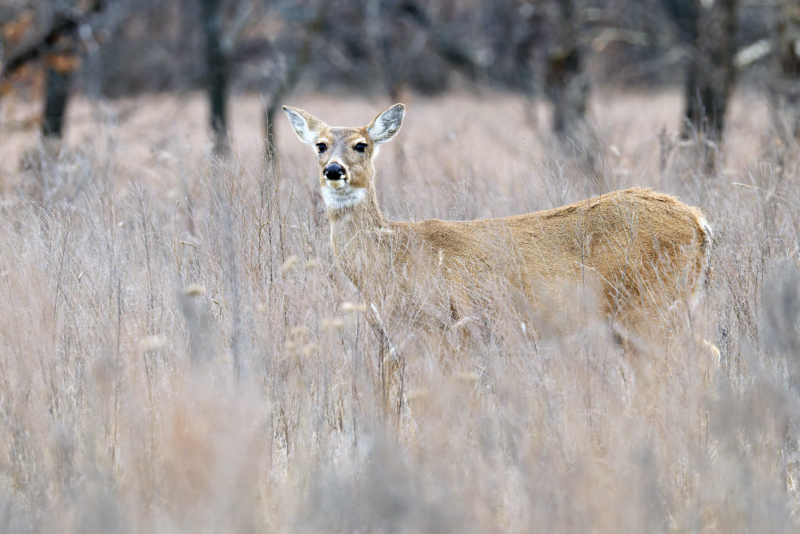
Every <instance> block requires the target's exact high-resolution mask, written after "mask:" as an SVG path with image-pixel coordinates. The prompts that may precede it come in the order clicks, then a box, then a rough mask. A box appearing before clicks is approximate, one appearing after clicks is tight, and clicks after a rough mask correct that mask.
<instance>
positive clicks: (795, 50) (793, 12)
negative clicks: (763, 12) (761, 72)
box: [770, 0, 800, 146]
mask: <svg viewBox="0 0 800 534" xmlns="http://www.w3.org/2000/svg"><path fill="white" fill-rule="evenodd" d="M774 40H775V42H774V45H773V48H774V50H775V51H776V54H775V61H774V63H773V65H774V72H773V78H772V83H771V87H770V89H771V90H770V97H771V101H772V107H773V112H774V117H775V121H774V122H775V125H776V126H777V130H778V134H779V135H780V136H781V138H782V141H783V143H784V145H785V146H790V145H793V144H795V143H797V142H798V140H800V139H798V138H799V137H800V0H783V2H782V3H781V13H780V17H779V18H778V31H777V33H776V34H775V37H774Z"/></svg>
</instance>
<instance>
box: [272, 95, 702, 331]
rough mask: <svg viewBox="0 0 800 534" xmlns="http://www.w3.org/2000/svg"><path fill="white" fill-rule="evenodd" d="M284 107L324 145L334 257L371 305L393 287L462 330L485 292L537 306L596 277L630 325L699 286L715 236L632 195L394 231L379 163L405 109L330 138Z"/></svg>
mask: <svg viewBox="0 0 800 534" xmlns="http://www.w3.org/2000/svg"><path fill="white" fill-rule="evenodd" d="M285 109H286V110H287V114H289V117H290V119H291V120H292V125H293V126H294V128H295V131H296V132H297V134H298V136H299V137H300V138H301V139H302V140H303V141H305V142H308V143H309V144H314V145H316V146H317V150H318V152H319V155H320V166H321V169H322V175H321V186H322V188H323V190H322V195H323V198H324V199H325V201H326V204H327V205H328V209H329V218H330V223H331V244H332V245H333V250H334V252H335V255H336V257H337V259H338V261H339V263H340V265H341V267H342V269H343V270H344V272H345V274H346V275H347V277H348V278H349V279H350V280H351V281H352V282H353V284H355V285H356V287H358V288H359V289H360V290H361V291H362V292H365V293H367V297H368V298H369V297H370V293H372V292H373V291H382V292H386V290H387V288H392V289H394V290H395V292H396V293H397V295H394V297H395V298H400V299H402V300H405V301H408V302H409V303H411V304H412V305H414V306H423V305H430V304H433V305H434V306H436V307H438V308H440V309H445V310H447V314H448V315H449V316H450V317H449V319H450V320H458V319H459V318H461V317H462V316H463V315H465V314H467V313H468V310H469V308H470V307H471V306H474V305H475V304H479V303H480V301H481V300H482V299H483V297H485V295H483V294H482V291H481V289H482V288H484V287H486V288H496V287H498V285H497V284H507V285H509V286H511V287H512V288H514V289H515V290H517V291H519V292H521V293H522V294H524V295H525V297H526V298H527V299H529V300H530V301H533V302H535V301H536V300H537V299H538V298H539V297H540V296H541V294H542V292H543V291H546V290H547V288H548V287H553V286H557V285H561V284H564V283H566V284H575V283H579V282H581V281H586V280H587V279H591V280H594V282H595V284H596V285H599V286H600V287H601V288H602V294H603V297H604V298H603V300H602V308H603V311H604V312H605V313H606V314H607V315H609V316H615V317H618V318H620V319H622V320H623V323H626V325H627V326H630V325H631V324H632V323H635V322H637V321H638V320H639V319H641V318H642V317H643V315H642V313H647V312H658V311H659V310H660V309H662V308H663V307H664V306H665V304H666V305H669V304H670V303H672V302H675V301H676V300H680V299H683V298H686V297H689V298H693V296H694V295H695V294H696V293H697V291H698V290H699V288H700V286H701V283H702V280H703V277H704V275H705V271H706V270H707V265H708V259H707V255H708V252H709V248H710V239H711V230H710V227H709V226H708V224H707V223H706V222H705V219H704V218H703V215H702V213H701V212H700V210H698V209H696V208H693V207H690V206H687V205H685V204H683V203H682V202H680V201H679V200H678V199H676V198H675V197H672V196H669V195H665V194H660V193H656V192H653V191H651V190H648V189H639V188H633V189H628V190H625V191H618V192H613V193H608V194H605V195H603V196H600V197H597V198H593V199H589V200H584V201H581V202H577V203H574V204H570V205H568V206H563V207H560V208H555V209H550V210H546V211H539V212H536V213H529V214H525V215H516V216H511V217H504V218H498V219H484V220H475V221H440V220H436V219H432V220H426V221H422V222H414V223H411V222H393V221H389V220H387V219H386V218H385V217H384V216H383V214H382V213H381V211H380V209H379V207H378V204H377V197H376V195H375V187H374V176H375V170H374V166H373V165H372V156H374V153H375V148H374V145H377V144H379V143H381V142H385V141H388V140H389V139H391V137H393V136H394V135H395V134H396V132H397V131H398V130H399V128H400V124H401V122H402V116H403V108H402V105H399V104H398V105H397V106H393V107H392V108H389V109H388V110H387V111H385V112H384V113H382V114H381V115H379V116H378V117H377V118H376V119H375V121H373V123H372V124H370V126H368V127H366V128H330V127H328V126H327V125H325V124H324V123H322V122H321V121H319V120H318V119H315V118H314V117H312V116H310V115H308V114H306V113H305V112H302V111H300V110H295V109H293V108H285ZM322 147H324V148H322ZM489 291H491V289H490V290H489ZM632 312H633V313H632Z"/></svg>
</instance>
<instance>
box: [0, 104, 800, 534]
mask: <svg viewBox="0 0 800 534" xmlns="http://www.w3.org/2000/svg"><path fill="white" fill-rule="evenodd" d="M289 103H290V104H293V105H298V106H300V107H304V108H306V109H308V110H309V111H310V112H312V113H315V114H317V115H318V116H320V117H322V118H323V119H325V120H326V121H328V122H329V123H332V124H336V123H342V124H352V123H356V122H364V123H366V122H367V121H368V120H370V119H371V117H372V116H373V115H374V114H375V113H376V112H377V111H378V110H379V109H382V106H381V103H377V102H366V103H365V102H358V103H356V102H350V101H342V100H337V99H333V98H330V97H311V96H309V97H306V98H298V99H297V100H293V101H292V102H289ZM408 104H409V109H408V113H407V123H406V125H405V126H404V129H403V131H402V132H401V134H400V136H399V138H398V139H397V140H396V142H394V143H393V144H392V145H389V146H387V147H386V149H384V151H383V152H382V154H381V156H380V162H379V165H378V168H379V170H378V173H379V176H378V189H379V194H380V200H381V203H382V205H383V206H384V207H385V210H386V211H387V213H388V214H389V215H390V216H392V217H395V218H427V217H432V216H437V217H442V218H444V217H447V218H474V217H486V216H492V215H507V214H513V213H523V212H527V211H533V210H537V209H544V208H549V207H552V206H555V205H560V204H562V203H564V202H568V201H574V200H577V199H580V198H583V197H584V196H585V194H586V193H585V192H586V190H587V184H590V183H592V180H593V179H595V178H593V176H595V175H596V173H594V172H589V171H588V170H587V169H586V168H585V167H586V165H584V164H583V163H581V161H582V158H581V157H580V151H576V154H578V156H577V157H576V156H575V155H571V156H568V157H564V156H560V155H559V156H557V155H556V152H554V150H553V149H552V146H554V145H555V144H554V143H552V142H551V141H549V140H547V139H546V138H545V137H544V134H543V131H544V128H543V126H542V125H544V124H545V122H544V118H545V111H544V110H543V109H537V110H536V113H529V112H528V111H527V110H526V107H525V104H524V102H523V101H522V100H518V99H516V98H514V97H510V96H503V95H484V96H480V97H479V96H470V95H452V96H450V97H447V98H443V99H441V100H422V99H414V100H412V101H410V102H408ZM259 106H260V101H259V100H258V99H257V98H243V99H241V100H238V101H237V102H236V103H235V106H234V110H233V111H234V112H233V116H234V133H235V139H236V143H235V146H236V154H237V158H236V159H235V160H234V161H232V162H229V163H219V162H214V161H212V160H211V159H210V158H207V157H205V156H204V155H203V152H204V150H205V148H204V145H203V142H204V140H205V129H204V128H203V117H204V111H203V107H202V104H201V103H200V102H199V101H198V99H197V98H196V97H191V98H187V99H184V100H181V101H179V100H176V99H172V98H170V97H159V98H157V99H154V100H153V101H135V102H118V103H103V104H88V103H80V102H79V103H78V104H77V105H76V106H74V107H73V110H72V113H73V115H74V120H73V122H72V124H73V128H72V129H71V132H70V139H69V143H68V147H69V148H64V149H62V151H61V152H60V154H58V155H57V156H51V155H49V154H48V151H47V150H45V149H42V148H39V149H33V150H30V151H28V152H27V154H26V155H25V156H24V158H23V152H24V150H26V149H29V148H30V147H33V146H35V142H34V140H33V139H32V138H30V136H27V137H26V135H24V134H16V135H15V136H14V137H12V138H10V139H8V140H6V139H4V142H3V147H2V148H0V151H2V158H1V159H0V162H2V166H3V169H2V179H3V181H2V191H3V193H4V196H3V199H2V203H1V204H0V209H1V210H2V213H1V214H0V226H1V227H2V228H1V229H0V301H2V302H4V303H5V306H4V310H3V311H2V312H0V451H2V455H0V530H1V531H3V532H86V533H95V532H96V533H101V532H103V533H108V532H121V533H122V532H124V533H128V532H131V533H132V532H230V533H234V532H365V533H366V532H387V533H389V532H431V533H433V532H437V533H440V532H454V533H462V532H519V533H527V532H598V533H600V532H662V531H663V532H726V533H728V532H793V531H796V530H797V528H798V526H797V518H796V514H797V510H798V503H799V502H800V501H798V498H799V495H800V493H798V491H799V488H798V484H800V480H798V476H800V459H798V442H797V434H798V428H797V426H798V423H800V409H799V408H798V407H800V360H799V359H798V358H800V334H798V319H799V318H800V284H799V283H798V249H797V247H798V229H800V196H799V195H798V191H800V180H798V178H797V166H798V162H800V156H799V155H798V150H797V148H796V147H793V148H790V149H785V148H783V147H782V146H781V145H779V144H778V143H777V142H776V141H775V136H774V135H773V134H772V132H771V129H770V124H769V121H768V114H767V112H766V110H765V108H764V105H763V104H762V103H761V102H760V100H759V99H758V98H756V97H752V96H749V95H740V96H739V97H738V98H737V101H736V106H735V109H734V113H733V116H732V118H731V121H730V122H731V126H730V133H729V142H728V144H727V147H726V154H727V160H726V161H727V165H726V167H725V168H724V169H723V171H722V172H720V173H719V175H718V176H713V177H707V176H701V175H700V174H698V172H697V171H696V169H697V168H698V167H697V165H696V162H695V159H696V158H694V157H693V156H692V149H691V147H685V146H679V144H677V143H676V142H674V140H672V139H670V137H669V135H666V136H662V137H661V138H659V131H660V130H661V129H662V127H667V129H668V130H669V129H675V128H676V127H677V123H676V122H677V117H678V113H679V110H680V102H679V100H678V99H677V98H676V97H675V95H672V94H660V95H647V94H643V95H619V94H610V95H604V96H602V97H598V98H597V99H596V101H595V103H594V110H595V116H596V118H597V130H598V132H599V133H598V134H597V135H598V139H599V141H600V142H601V144H602V146H604V147H605V155H604V159H603V160H602V162H603V169H604V170H603V176H602V179H600V180H599V181H598V180H596V179H595V182H594V183H595V184H597V183H603V184H605V187H611V186H613V185H616V186H617V187H619V188H622V187H625V186H631V185H642V186H651V187H654V188H656V189H659V190H661V191H665V192H669V193H673V194H677V195H679V196H680V197H681V198H682V199H683V200H684V201H686V202H687V203H690V204H693V205H699V206H701V207H703V209H704V210H705V211H706V213H707V215H708V217H709V220H710V221H711V222H712V224H713V225H714V226H715V228H716V232H717V236H716V245H715V248H714V258H713V261H714V268H715V273H716V274H715V278H714V283H713V284H712V286H711V288H710V291H709V294H708V296H707V297H706V299H705V301H704V303H703V305H702V306H701V307H700V308H698V309H697V310H695V311H694V312H692V314H691V329H692V332H693V333H694V334H695V335H700V336H705V337H706V338H708V339H710V340H713V341H714V342H716V343H717V344H718V345H719V347H720V350H721V352H722V361H721V365H720V367H719V369H718V370H716V371H715V370H714V369H713V368H712V369H710V370H709V368H708V366H707V364H706V359H705V356H704V353H703V350H702V348H701V347H698V345H697V343H696V342H695V338H694V336H693V335H692V333H691V332H689V331H688V330H687V329H686V328H675V329H673V330H671V331H670V336H668V338H667V339H660V340H657V342H654V343H653V344H652V345H651V346H650V347H649V349H648V351H647V353H646V354H644V355H640V358H641V359H642V361H640V362H638V363H636V362H631V361H630V360H629V359H628V358H627V357H626V356H625V355H624V354H622V353H621V352H620V350H618V348H617V347H616V346H615V345H614V344H613V343H612V342H611V341H610V336H609V334H608V332H607V328H606V327H605V325H604V324H603V323H602V322H598V321H596V320H591V319H590V318H591V317H592V314H591V313H583V312H584V309H583V308H582V306H583V304H582V303H583V302H584V300H583V299H580V298H575V299H572V300H569V299H568V300H567V301H566V302H567V303H566V304H565V305H563V306H561V307H560V308H558V309H556V310H554V311H553V312H552V313H551V314H549V315H548V316H547V320H546V321H545V320H541V321H540V322H538V323H537V332H538V334H537V335H536V336H535V337H533V336H531V335H530V332H524V331H523V330H522V329H521V328H520V327H519V324H518V323H515V322H514V321H513V320H511V317H513V314H509V315H508V318H507V319H505V320H502V321H500V322H498V323H497V324H494V325H492V327H491V328H489V329H488V330H486V331H484V332H483V333H482V334H481V335H480V336H477V338H476V340H475V341H474V342H473V343H471V344H469V345H467V346H463V345H462V346H461V347H460V348H458V349H454V347H456V346H457V343H456V342H455V341H454V340H453V339H451V338H452V335H451V334H449V333H444V332H437V331H436V330H434V331H414V330H413V329H412V328H410V327H408V326H406V325H404V324H402V323H400V324H393V325H392V327H391V330H392V337H393V339H394V341H395V342H396V343H397V344H398V345H399V346H400V347H401V350H402V353H403V356H404V357H405V358H406V365H407V367H406V372H405V384H404V387H405V388H406V391H407V394H406V399H407V402H408V404H409V406H410V409H408V408H403V409H401V410H400V416H399V417H398V415H397V410H396V406H395V404H394V403H395V402H396V400H397V396H396V395H395V396H392V394H391V392H389V393H387V391H386V389H387V388H386V387H385V385H384V384H383V383H382V381H381V378H380V372H379V365H378V360H377V356H378V353H379V350H378V344H377V342H376V340H375V337H374V335H373V334H372V332H371V331H370V330H369V328H368V327H367V325H366V322H365V320H364V318H363V316H362V315H361V314H360V312H359V311H358V306H355V307H353V306H350V307H347V306H345V308H344V310H343V308H342V304H344V303H348V302H350V303H359V296H358V295H357V294H356V292H355V290H354V289H353V288H352V287H351V286H349V284H348V283H347V282H346V281H345V280H344V279H343V277H342V276H341V275H340V274H339V273H338V271H337V270H336V268H335V266H334V263H333V260H332V257H331V251H330V245H329V244H328V241H327V226H326V221H325V214H324V212H323V211H322V210H321V205H320V200H319V198H318V195H317V194H316V193H315V192H314V178H313V175H312V172H313V171H312V169H313V165H314V164H313V162H312V158H311V157H310V155H309V154H308V153H307V150H308V149H307V147H303V146H302V145H300V144H299V143H297V142H296V140H295V139H294V138H293V136H292V134H291V131H290V130H289V127H288V125H287V124H285V123H282V124H280V125H279V136H280V140H281V143H280V148H281V149H282V151H283V155H282V166H281V168H280V169H267V170H264V169H263V168H262V165H261V164H260V162H259V161H260V160H259V157H258V146H259V145H258V142H257V137H258V133H257V132H258V120H259V117H260V115H259ZM128 109H130V110H131V111H130V113H129V114H127V115H126V114H125V113H120V112H121V111H125V110H128ZM9 113H10V111H8V109H6V115H8V114H9ZM532 115H536V120H533V119H534V117H532ZM6 119H8V116H7V117H6ZM537 121H538V123H537ZM537 124H538V126H537ZM659 139H661V141H659ZM548 154H549V155H550V156H549V157H548V156H547V155H548ZM21 159H24V160H25V163H24V165H22V166H20V167H18V166H17V162H19V161H20V160H21ZM776 162H781V164H780V165H777V164H776ZM735 184H746V185H748V186H750V187H743V186H739V185H735ZM348 308H349V309H350V311H347V309H348ZM353 308H355V309H353ZM683 319H686V318H685V317H684V318H683ZM679 322H680V321H679ZM683 322H684V323H688V322H689V321H688V320H684V321H683ZM632 365H636V366H640V367H643V368H646V369H647V370H648V373H649V375H648V378H647V379H645V380H638V379H633V378H631V377H632V376H634V374H633V373H631V366H632ZM389 389H391V388H389Z"/></svg>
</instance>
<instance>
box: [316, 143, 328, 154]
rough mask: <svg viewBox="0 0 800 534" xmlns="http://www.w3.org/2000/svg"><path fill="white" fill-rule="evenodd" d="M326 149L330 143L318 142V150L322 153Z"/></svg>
mask: <svg viewBox="0 0 800 534" xmlns="http://www.w3.org/2000/svg"><path fill="white" fill-rule="evenodd" d="M326 150H328V145H326V144H325V143H317V152H319V153H320V154H322V153H323V152H325V151H326Z"/></svg>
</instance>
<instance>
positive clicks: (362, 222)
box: [328, 189, 389, 247]
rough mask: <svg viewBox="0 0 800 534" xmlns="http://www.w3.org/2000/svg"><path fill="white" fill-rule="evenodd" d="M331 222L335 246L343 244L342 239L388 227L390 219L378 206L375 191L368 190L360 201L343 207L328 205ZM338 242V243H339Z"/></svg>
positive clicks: (332, 238)
mask: <svg viewBox="0 0 800 534" xmlns="http://www.w3.org/2000/svg"><path fill="white" fill-rule="evenodd" d="M328 219H329V220H330V222H331V240H332V241H333V242H334V247H337V245H341V244H342V243H341V240H342V239H352V238H353V237H355V236H356V235H357V234H361V233H366V234H371V233H375V232H380V231H381V229H385V228H388V226H389V221H388V220H387V219H386V217H384V216H383V213H381V210H380V208H378V199H377V197H376V195H375V191H374V190H372V189H368V190H366V194H365V196H364V198H363V200H361V201H360V202H358V203H356V204H353V205H351V206H347V207H343V208H333V207H330V206H329V207H328ZM337 242H338V243H337Z"/></svg>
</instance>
